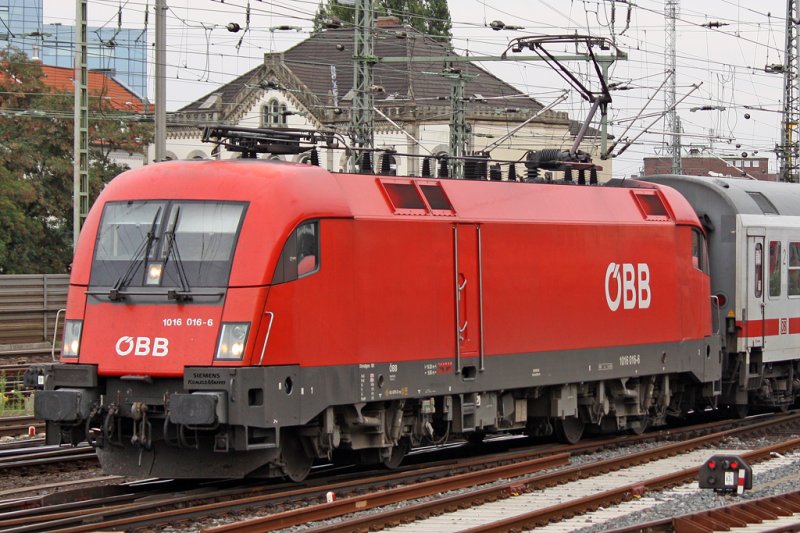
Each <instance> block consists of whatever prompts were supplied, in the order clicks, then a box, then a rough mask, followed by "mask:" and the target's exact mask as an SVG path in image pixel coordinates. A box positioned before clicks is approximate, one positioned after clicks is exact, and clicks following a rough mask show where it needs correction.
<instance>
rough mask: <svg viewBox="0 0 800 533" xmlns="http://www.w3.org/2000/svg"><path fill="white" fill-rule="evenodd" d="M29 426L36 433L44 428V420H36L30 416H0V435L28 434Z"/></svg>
mask: <svg viewBox="0 0 800 533" xmlns="http://www.w3.org/2000/svg"><path fill="white" fill-rule="evenodd" d="M31 427H33V428H34V430H35V433H37V434H38V433H39V432H41V431H43V430H44V422H41V421H39V420H36V419H35V418H34V417H32V416H8V417H2V418H0V437H16V436H19V435H30V433H29V430H30V428H31Z"/></svg>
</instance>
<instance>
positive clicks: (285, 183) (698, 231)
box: [29, 129, 800, 480]
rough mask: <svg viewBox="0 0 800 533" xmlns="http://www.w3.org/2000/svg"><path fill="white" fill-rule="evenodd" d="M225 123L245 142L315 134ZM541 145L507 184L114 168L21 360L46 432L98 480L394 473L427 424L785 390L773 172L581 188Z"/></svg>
mask: <svg viewBox="0 0 800 533" xmlns="http://www.w3.org/2000/svg"><path fill="white" fill-rule="evenodd" d="M220 131H221V130H220ZM214 132H216V133H220V132H219V131H217V130H214ZM216 133H215V134H214V135H216ZM233 133H235V134H236V135H237V136H238V137H236V136H235V137H234V138H233V140H231V139H228V141H226V142H227V144H226V147H227V149H229V150H230V149H232V148H231V147H233V149H235V148H236V147H240V148H241V151H242V152H243V153H245V155H248V154H250V155H252V154H254V153H257V152H258V151H259V150H261V149H262V148H263V149H267V148H269V149H273V150H278V151H280V152H281V153H282V154H284V155H285V154H290V155H296V156H298V157H299V156H300V155H301V154H304V153H306V152H307V151H308V150H309V149H314V148H313V146H310V145H309V144H308V143H312V142H316V140H325V139H326V138H325V137H323V136H320V135H319V134H312V133H297V132H294V131H293V130H290V129H286V130H281V131H278V132H275V131H272V130H257V131H255V133H253V132H250V131H247V130H241V131H239V130H237V131H235V132H233ZM220 134H221V133H220ZM207 135H208V136H212V137H213V135H211V134H210V133H208V132H207ZM276 146H277V148H276ZM251 152H252V153H251ZM551 152H552V153H551ZM556 152H558V151H541V152H540V153H539V154H538V155H536V157H531V158H528V159H527V164H526V166H528V167H529V168H528V170H530V172H529V175H530V177H529V178H528V181H527V182H523V181H516V179H514V180H512V181H510V180H508V179H502V180H486V179H449V178H448V179H445V178H444V177H443V176H440V177H434V176H433V174H434V172H431V168H436V165H431V164H430V162H428V165H427V166H424V168H426V169H427V170H426V175H425V176H423V177H398V176H395V175H390V174H393V172H387V173H385V174H376V173H374V172H373V171H372V167H370V166H369V165H366V164H364V162H363V161H359V163H361V164H360V165H359V168H360V169H361V170H362V172H363V173H361V174H356V173H346V172H330V171H328V170H325V169H323V168H319V167H317V166H313V165H306V164H293V163H288V162H281V161H269V160H266V159H263V160H262V159H259V160H252V159H251V160H247V159H242V160H214V161H210V160H207V161H174V162H168V163H159V164H155V165H148V166H146V167H143V168H140V169H136V170H131V171H128V172H125V173H123V174H121V175H120V176H118V177H117V178H115V179H114V180H112V182H111V183H110V184H109V185H108V186H107V187H106V188H105V189H104V191H103V192H102V193H101V195H100V197H99V198H98V200H97V202H96V204H95V205H94V207H93V208H92V211H91V213H90V215H89V217H88V218H87V220H86V225H85V226H84V229H83V231H82V233H81V239H80V241H79V242H78V246H77V248H76V252H75V260H74V266H73V270H72V274H71V280H70V288H69V295H68V310H67V315H66V319H67V322H66V324H65V328H64V331H65V334H64V335H65V336H64V350H63V351H62V357H61V361H60V362H59V363H53V364H47V365H40V366H38V367H37V368H36V369H35V370H32V371H31V372H32V373H33V374H34V375H33V376H32V378H31V380H29V382H30V383H38V384H39V386H41V387H43V388H44V390H40V391H37V398H38V400H37V401H36V416H37V417H38V418H40V419H45V420H48V421H49V422H50V425H49V427H50V428H51V431H49V432H48V436H47V438H48V441H49V442H50V443H59V442H62V441H63V442H79V441H81V440H86V439H88V440H89V441H90V442H92V443H94V444H95V446H97V447H98V456H99V457H100V460H101V464H102V466H103V468H104V469H105V470H106V471H107V472H109V473H113V474H123V475H128V476H142V477H153V476H158V477H170V478H179V477H193V476H198V475H202V476H203V477H226V478H229V477H244V476H287V477H289V478H290V479H293V480H300V479H303V478H304V477H305V475H306V474H307V473H308V471H309V468H310V467H311V464H312V462H313V461H314V460H316V459H325V460H330V461H333V462H335V463H352V462H360V463H383V464H385V465H387V466H389V467H395V466H397V465H398V464H399V463H400V462H401V461H402V459H403V456H404V455H405V454H406V452H408V450H410V449H411V448H413V447H415V446H419V445H422V444H430V443H441V442H444V441H446V440H453V439H464V440H467V441H471V442H475V441H479V440H480V439H482V438H483V437H484V436H486V435H491V434H502V433H527V434H529V435H531V436H548V435H555V436H556V437H557V438H558V439H560V440H561V441H564V442H575V441H577V440H579V439H580V438H581V436H582V434H583V431H584V428H587V427H590V428H591V429H592V430H593V431H597V432H617V431H629V432H641V431H644V430H645V429H646V428H648V427H651V426H653V427H655V426H663V425H665V424H667V422H668V416H667V415H668V414H669V416H670V417H678V416H680V415H681V414H686V413H689V412H693V411H698V410H704V409H717V410H723V409H724V410H729V412H732V413H736V414H738V415H743V414H745V413H746V410H747V408H748V406H757V407H758V408H760V409H764V408H768V409H780V408H782V407H784V406H787V405H790V404H791V403H793V402H794V401H795V400H796V398H797V396H798V394H799V393H800V391H797V390H795V389H794V387H795V385H794V384H793V383H794V382H793V380H792V379H790V378H791V376H793V374H792V372H793V370H792V369H793V365H795V364H796V361H795V359H796V358H797V357H798V356H800V351H799V350H798V348H799V347H800V329H799V328H798V326H797V325H798V324H800V316H795V315H796V314H797V313H796V305H795V304H796V299H795V296H800V282H799V281H798V280H800V276H798V274H797V273H798V272H800V263H798V265H795V264H794V262H793V261H791V260H787V261H783V260H779V259H778V258H782V257H784V256H785V257H787V258H789V259H791V258H793V257H800V227H798V222H797V220H800V192H796V190H795V189H794V188H793V187H795V186H793V185H791V184H774V183H772V184H770V183H758V182H752V181H743V180H724V181H723V180H718V179H709V178H702V177H691V176H654V177H650V178H645V179H641V180H612V181H610V182H608V183H605V184H592V183H591V182H589V184H582V185H579V183H581V181H580V180H578V182H574V181H572V179H571V177H570V179H567V176H566V171H567V170H569V171H570V172H580V171H583V172H586V171H587V170H591V169H592V168H594V167H593V166H592V164H591V163H590V162H587V160H586V159H585V158H584V159H580V160H575V159H570V158H569V157H567V156H564V157H562V156H563V154H561V153H560V152H558V153H556ZM367 154H368V155H369V152H367ZM362 155H363V154H362ZM378 156H381V154H378ZM393 157H401V155H400V154H397V153H393ZM484 162H485V161H484ZM472 163H474V161H471V162H470V165H465V167H466V166H469V167H470V172H472V171H475V168H473V166H475V165H472ZM499 164H500V168H501V170H503V173H502V174H503V176H509V175H511V176H516V171H514V172H509V171H507V170H505V169H510V168H511V167H509V165H513V164H516V162H509V161H500V162H499ZM536 165H547V166H546V167H544V166H542V167H541V168H543V169H545V168H546V170H547V171H548V172H552V173H564V174H565V175H564V179H563V180H562V179H549V180H548V179H541V178H539V177H538V168H539V167H537V168H530V167H531V166H536ZM443 168H447V165H444V166H443ZM390 170H391V168H390ZM534 170H536V172H534ZM495 176H496V173H495ZM583 183H586V180H584V181H583ZM768 205H770V206H771V207H770V209H769V211H770V214H769V215H767V214H766V213H765V211H764V206H768ZM698 213H701V215H702V216H701V217H700V218H699V217H698ZM701 220H702V223H701ZM708 244H710V246H707V245H708ZM795 252H796V253H795ZM773 258H775V260H774V261H773ZM151 267H152V268H151ZM712 287H713V292H712ZM723 346H724V348H723ZM748 362H749V363H750V364H748ZM762 363H764V364H762ZM64 367H68V370H69V372H62V371H61V370H62V369H63V368H64ZM767 367H769V368H770V373H769V375H760V374H759V372H761V370H760V369H762V368H767ZM756 378H757V379H756ZM765 380H767V381H770V382H772V381H774V382H775V383H773V384H772V385H774V386H762V385H763V383H764V382H765ZM779 385H780V386H779ZM53 406H61V407H59V409H58V410H57V411H55V410H54V407H53ZM63 406H69V407H68V408H64V407H63ZM107 420H108V421H112V422H113V424H112V423H106V421H107ZM111 426H113V427H114V428H115V429H114V434H113V435H111V434H105V433H106V431H107V430H106V429H105V428H108V427H111ZM134 437H135V438H134ZM111 442H113V443H114V444H113V445H111V444H110V443H111ZM197 464H203V465H204V468H203V470H202V472H198V471H197V469H196V465H197Z"/></svg>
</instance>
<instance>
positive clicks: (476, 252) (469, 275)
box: [453, 224, 483, 373]
mask: <svg viewBox="0 0 800 533" xmlns="http://www.w3.org/2000/svg"><path fill="white" fill-rule="evenodd" d="M453 243H454V245H453V249H454V256H455V257H454V265H455V268H454V294H455V298H454V300H455V317H456V323H455V337H456V354H455V357H456V360H455V372H456V373H460V372H461V370H462V368H463V361H462V358H473V357H478V369H479V370H483V279H482V265H481V228H480V225H478V224H454V225H453ZM473 368H474V367H473Z"/></svg>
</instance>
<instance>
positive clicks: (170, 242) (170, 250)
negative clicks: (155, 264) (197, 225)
mask: <svg viewBox="0 0 800 533" xmlns="http://www.w3.org/2000/svg"><path fill="white" fill-rule="evenodd" d="M180 216H181V207H180V206H177V207H175V216H174V217H173V219H172V224H170V226H169V229H168V230H167V231H166V232H164V239H165V240H164V245H165V246H166V250H165V251H164V269H166V267H167V261H169V259H170V257H172V258H173V259H174V260H175V270H177V272H178V280H179V281H180V284H181V290H180V291H176V290H175V289H170V290H169V291H168V292H167V298H168V299H170V300H176V301H179V302H182V301H188V300H191V299H192V294H191V287H189V278H188V277H187V276H186V270H185V269H184V268H183V260H181V254H180V252H179V251H178V244H177V240H176V239H175V230H176V229H177V227H178V220H179V219H180Z"/></svg>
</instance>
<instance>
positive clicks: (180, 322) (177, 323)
mask: <svg viewBox="0 0 800 533" xmlns="http://www.w3.org/2000/svg"><path fill="white" fill-rule="evenodd" d="M161 322H162V323H163V324H164V327H167V328H172V327H181V326H184V325H185V326H208V327H212V326H213V325H214V319H213V318H209V319H205V318H191V317H190V318H187V319H183V318H164V319H162V320H161Z"/></svg>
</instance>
